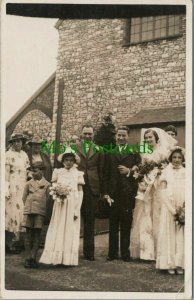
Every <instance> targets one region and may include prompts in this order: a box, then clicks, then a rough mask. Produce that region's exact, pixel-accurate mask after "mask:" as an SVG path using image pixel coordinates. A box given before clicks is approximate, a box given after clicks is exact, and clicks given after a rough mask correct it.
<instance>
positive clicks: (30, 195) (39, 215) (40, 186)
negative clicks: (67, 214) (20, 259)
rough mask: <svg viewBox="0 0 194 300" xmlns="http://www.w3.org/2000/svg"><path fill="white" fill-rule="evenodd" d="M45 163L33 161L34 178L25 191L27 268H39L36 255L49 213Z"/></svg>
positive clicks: (24, 221) (23, 224) (24, 222)
mask: <svg viewBox="0 0 194 300" xmlns="http://www.w3.org/2000/svg"><path fill="white" fill-rule="evenodd" d="M44 168H45V167H44V164H43V162H41V161H37V162H34V163H32V166H31V172H32V177H33V178H32V179H31V180H30V181H28V182H27V183H26V186H25V188H24V193H23V202H24V219H23V223H22V226H23V227H25V228H26V238H25V250H26V260H25V264H24V267H25V268H37V266H38V265H37V262H36V255H37V251H38V248H39V242H40V234H41V229H42V227H43V226H44V221H45V217H46V213H47V201H48V199H49V186H50V183H49V182H48V181H47V180H46V179H45V178H44V177H43V173H44Z"/></svg>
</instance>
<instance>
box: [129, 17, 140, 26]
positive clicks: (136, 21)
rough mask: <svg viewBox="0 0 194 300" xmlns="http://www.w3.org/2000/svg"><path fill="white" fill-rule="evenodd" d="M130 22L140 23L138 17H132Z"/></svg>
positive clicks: (133, 23)
mask: <svg viewBox="0 0 194 300" xmlns="http://www.w3.org/2000/svg"><path fill="white" fill-rule="evenodd" d="M131 24H132V25H135V24H140V18H132V22H131Z"/></svg>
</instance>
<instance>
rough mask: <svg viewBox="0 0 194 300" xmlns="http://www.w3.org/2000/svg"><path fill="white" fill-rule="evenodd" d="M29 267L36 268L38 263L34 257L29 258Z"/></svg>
mask: <svg viewBox="0 0 194 300" xmlns="http://www.w3.org/2000/svg"><path fill="white" fill-rule="evenodd" d="M31 268H33V269H37V268H38V263H37V261H36V260H35V259H31Z"/></svg>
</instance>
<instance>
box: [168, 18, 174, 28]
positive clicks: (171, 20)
mask: <svg viewBox="0 0 194 300" xmlns="http://www.w3.org/2000/svg"><path fill="white" fill-rule="evenodd" d="M168 24H169V26H172V25H174V16H169V19H168Z"/></svg>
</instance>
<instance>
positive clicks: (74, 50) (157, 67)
mask: <svg viewBox="0 0 194 300" xmlns="http://www.w3.org/2000/svg"><path fill="white" fill-rule="evenodd" d="M185 26H186V19H185V17H184V16H182V34H181V35H180V36H179V37H176V38H171V39H164V40H158V41H153V42H148V43H144V44H137V45H133V46H124V41H125V35H126V20H123V19H112V20H110V19H99V20H92V19H90V20H64V21H63V22H62V23H61V24H60V26H59V28H58V31H59V48H58V62H57V71H56V80H55V93H54V105H53V125H52V137H53V139H54V138H55V132H56V120H57V101H58V92H59V90H58V89H59V88H58V86H59V80H60V79H61V78H62V79H63V80H64V91H63V107H62V124H61V140H62V141H64V140H67V139H68V137H69V136H70V135H72V134H78V135H79V134H80V131H81V127H82V125H83V124H85V123H92V124H93V125H94V126H98V125H99V123H100V122H101V119H102V117H103V115H104V114H106V113H107V112H110V111H112V112H113V114H114V116H115V118H116V125H121V124H122V123H123V122H125V121H126V119H129V118H130V117H132V116H134V115H135V114H136V113H137V112H139V111H140V110H142V109H152V108H160V107H161V108H162V107H169V109H172V108H173V106H174V107H176V106H183V105H185V71H186V33H185Z"/></svg>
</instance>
